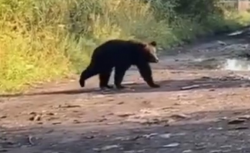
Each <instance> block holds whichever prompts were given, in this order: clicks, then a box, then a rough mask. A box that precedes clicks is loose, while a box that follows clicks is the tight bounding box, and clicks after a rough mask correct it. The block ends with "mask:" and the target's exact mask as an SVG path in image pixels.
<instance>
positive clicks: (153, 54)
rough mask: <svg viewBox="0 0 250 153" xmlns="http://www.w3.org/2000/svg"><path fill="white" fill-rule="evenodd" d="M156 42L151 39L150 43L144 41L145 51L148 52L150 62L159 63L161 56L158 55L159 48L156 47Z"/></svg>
mask: <svg viewBox="0 0 250 153" xmlns="http://www.w3.org/2000/svg"><path fill="white" fill-rule="evenodd" d="M156 46H157V44H156V42H155V41H151V42H150V43H144V46H143V48H144V51H145V52H146V56H147V57H146V58H147V59H148V62H150V63H158V62H159V58H158V56H157V49H156Z"/></svg>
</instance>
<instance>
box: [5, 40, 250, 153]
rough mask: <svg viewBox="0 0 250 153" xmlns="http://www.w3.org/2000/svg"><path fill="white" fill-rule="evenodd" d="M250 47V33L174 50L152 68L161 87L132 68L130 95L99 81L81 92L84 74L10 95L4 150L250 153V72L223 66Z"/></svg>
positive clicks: (11, 152) (24, 152)
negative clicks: (100, 85)
mask: <svg viewBox="0 0 250 153" xmlns="http://www.w3.org/2000/svg"><path fill="white" fill-rule="evenodd" d="M242 37H243V36H242ZM248 49H249V48H248V42H247V39H245V36H244V39H241V37H237V38H228V37H225V38H224V37H223V38H214V39H213V40H205V41H201V42H198V43H195V44H192V45H188V46H185V47H180V48H178V49H174V50H173V52H175V53H177V52H178V54H177V55H176V54H175V53H173V52H172V54H171V55H170V54H168V55H162V56H161V62H160V63H159V64H153V65H152V67H153V72H154V78H155V80H156V82H159V84H161V88H159V89H152V88H149V87H148V86H147V84H146V83H144V82H143V81H142V80H141V79H140V76H139V73H138V72H137V71H136V70H135V69H134V68H131V70H130V71H129V72H128V73H127V75H126V77H125V83H126V84H127V86H129V87H130V88H129V89H126V90H124V91H107V92H101V91H99V90H98V89H99V88H98V83H97V82H98V81H97V80H98V78H97V77H95V78H92V79H90V80H89V81H87V82H86V88H83V89H81V88H80V87H79V84H78V81H77V77H76V78H72V79H70V80H69V79H67V80H65V81H63V82H58V83H51V84H49V85H42V86H38V87H36V88H34V89H32V90H31V91H29V92H27V93H25V94H23V95H2V96H1V98H0V123H1V124H0V126H1V129H0V132H1V133H0V152H6V153H95V152H107V153H118V152H124V153H193V152H195V153H247V152H250V146H249V143H250V129H248V128H249V125H250V122H249V120H250V104H249V99H248V98H250V95H249V93H250V88H249V87H250V82H249V79H248V76H250V74H249V72H247V71H228V70H225V69H226V68H227V67H225V66H224V67H223V66H222V65H221V64H218V63H220V62H221V61H223V60H225V59H226V58H227V56H228V55H231V54H232V53H233V52H237V51H240V50H248ZM224 63H225V62H224ZM218 65H220V66H221V67H220V69H219V68H217V69H216V68H215V67H216V66H218ZM228 67H230V66H228Z"/></svg>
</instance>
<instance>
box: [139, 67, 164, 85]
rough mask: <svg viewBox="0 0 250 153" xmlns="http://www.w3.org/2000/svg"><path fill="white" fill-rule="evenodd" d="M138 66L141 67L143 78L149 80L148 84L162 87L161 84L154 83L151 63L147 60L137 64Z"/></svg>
mask: <svg viewBox="0 0 250 153" xmlns="http://www.w3.org/2000/svg"><path fill="white" fill-rule="evenodd" d="M137 68H138V69H139V72H140V74H141V76H142V78H143V79H144V81H145V82H147V84H148V85H149V86H150V87H151V88H159V87H160V85H158V84H155V83H154V80H153V77H152V70H151V67H150V65H149V63H147V62H145V63H140V64H138V65H137Z"/></svg>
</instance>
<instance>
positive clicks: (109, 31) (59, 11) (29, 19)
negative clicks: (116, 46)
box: [0, 0, 249, 92]
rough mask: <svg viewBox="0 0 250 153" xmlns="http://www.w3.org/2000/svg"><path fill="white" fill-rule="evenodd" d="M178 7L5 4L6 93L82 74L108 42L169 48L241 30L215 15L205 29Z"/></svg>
mask: <svg viewBox="0 0 250 153" xmlns="http://www.w3.org/2000/svg"><path fill="white" fill-rule="evenodd" d="M172 5H174V4H172V3H171V5H170V3H169V4H166V3H164V4H163V3H162V2H161V1H160V0H157V1H155V2H154V3H150V2H145V1H143V0H63V1H62V0H0V92H12V91H20V90H24V89H26V88H27V87H29V85H32V84H34V83H36V82H38V81H50V80H52V79H60V78H62V77H65V76H66V75H70V74H72V73H78V72H80V71H81V70H82V69H83V68H84V66H86V64H87V63H88V62H89V57H90V55H91V52H92V50H93V49H94V48H95V47H96V46H97V45H99V44H100V43H101V42H103V41H106V40H108V39H112V38H124V39H128V38H130V39H131V38H132V39H141V40H156V41H157V42H158V43H159V44H160V45H161V46H163V47H168V46H171V45H173V44H177V43H182V40H185V39H187V40H189V39H193V38H195V37H196V36H197V35H199V34H203V33H207V32H210V31H214V30H215V29H218V28H223V27H225V26H228V25H229V26H230V27H232V26H234V27H235V26H236V25H234V24H231V23H235V21H236V20H240V19H239V18H238V17H235V18H232V17H228V19H226V18H223V19H222V17H221V16H216V15H214V14H213V15H211V16H210V18H208V19H209V20H207V23H206V24H207V25H210V26H207V25H206V26H205V24H202V23H199V22H197V21H196V20H195V19H193V18H191V17H190V18H188V17H183V16H182V15H178V13H176V12H175V11H174V9H173V8H172V7H170V6H172ZM162 6H164V7H162ZM248 15H249V14H248V13H246V15H245V16H248ZM223 17H224V16H223ZM170 19H174V20H170ZM170 21H171V22H170ZM241 21H242V22H244V23H245V22H248V20H247V21H243V20H242V19H241ZM227 22H228V23H227ZM230 24H231V25H230Z"/></svg>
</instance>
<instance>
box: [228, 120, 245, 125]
mask: <svg viewBox="0 0 250 153" xmlns="http://www.w3.org/2000/svg"><path fill="white" fill-rule="evenodd" d="M245 121H246V120H243V119H235V120H231V121H229V122H228V124H241V123H244V122H245Z"/></svg>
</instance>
